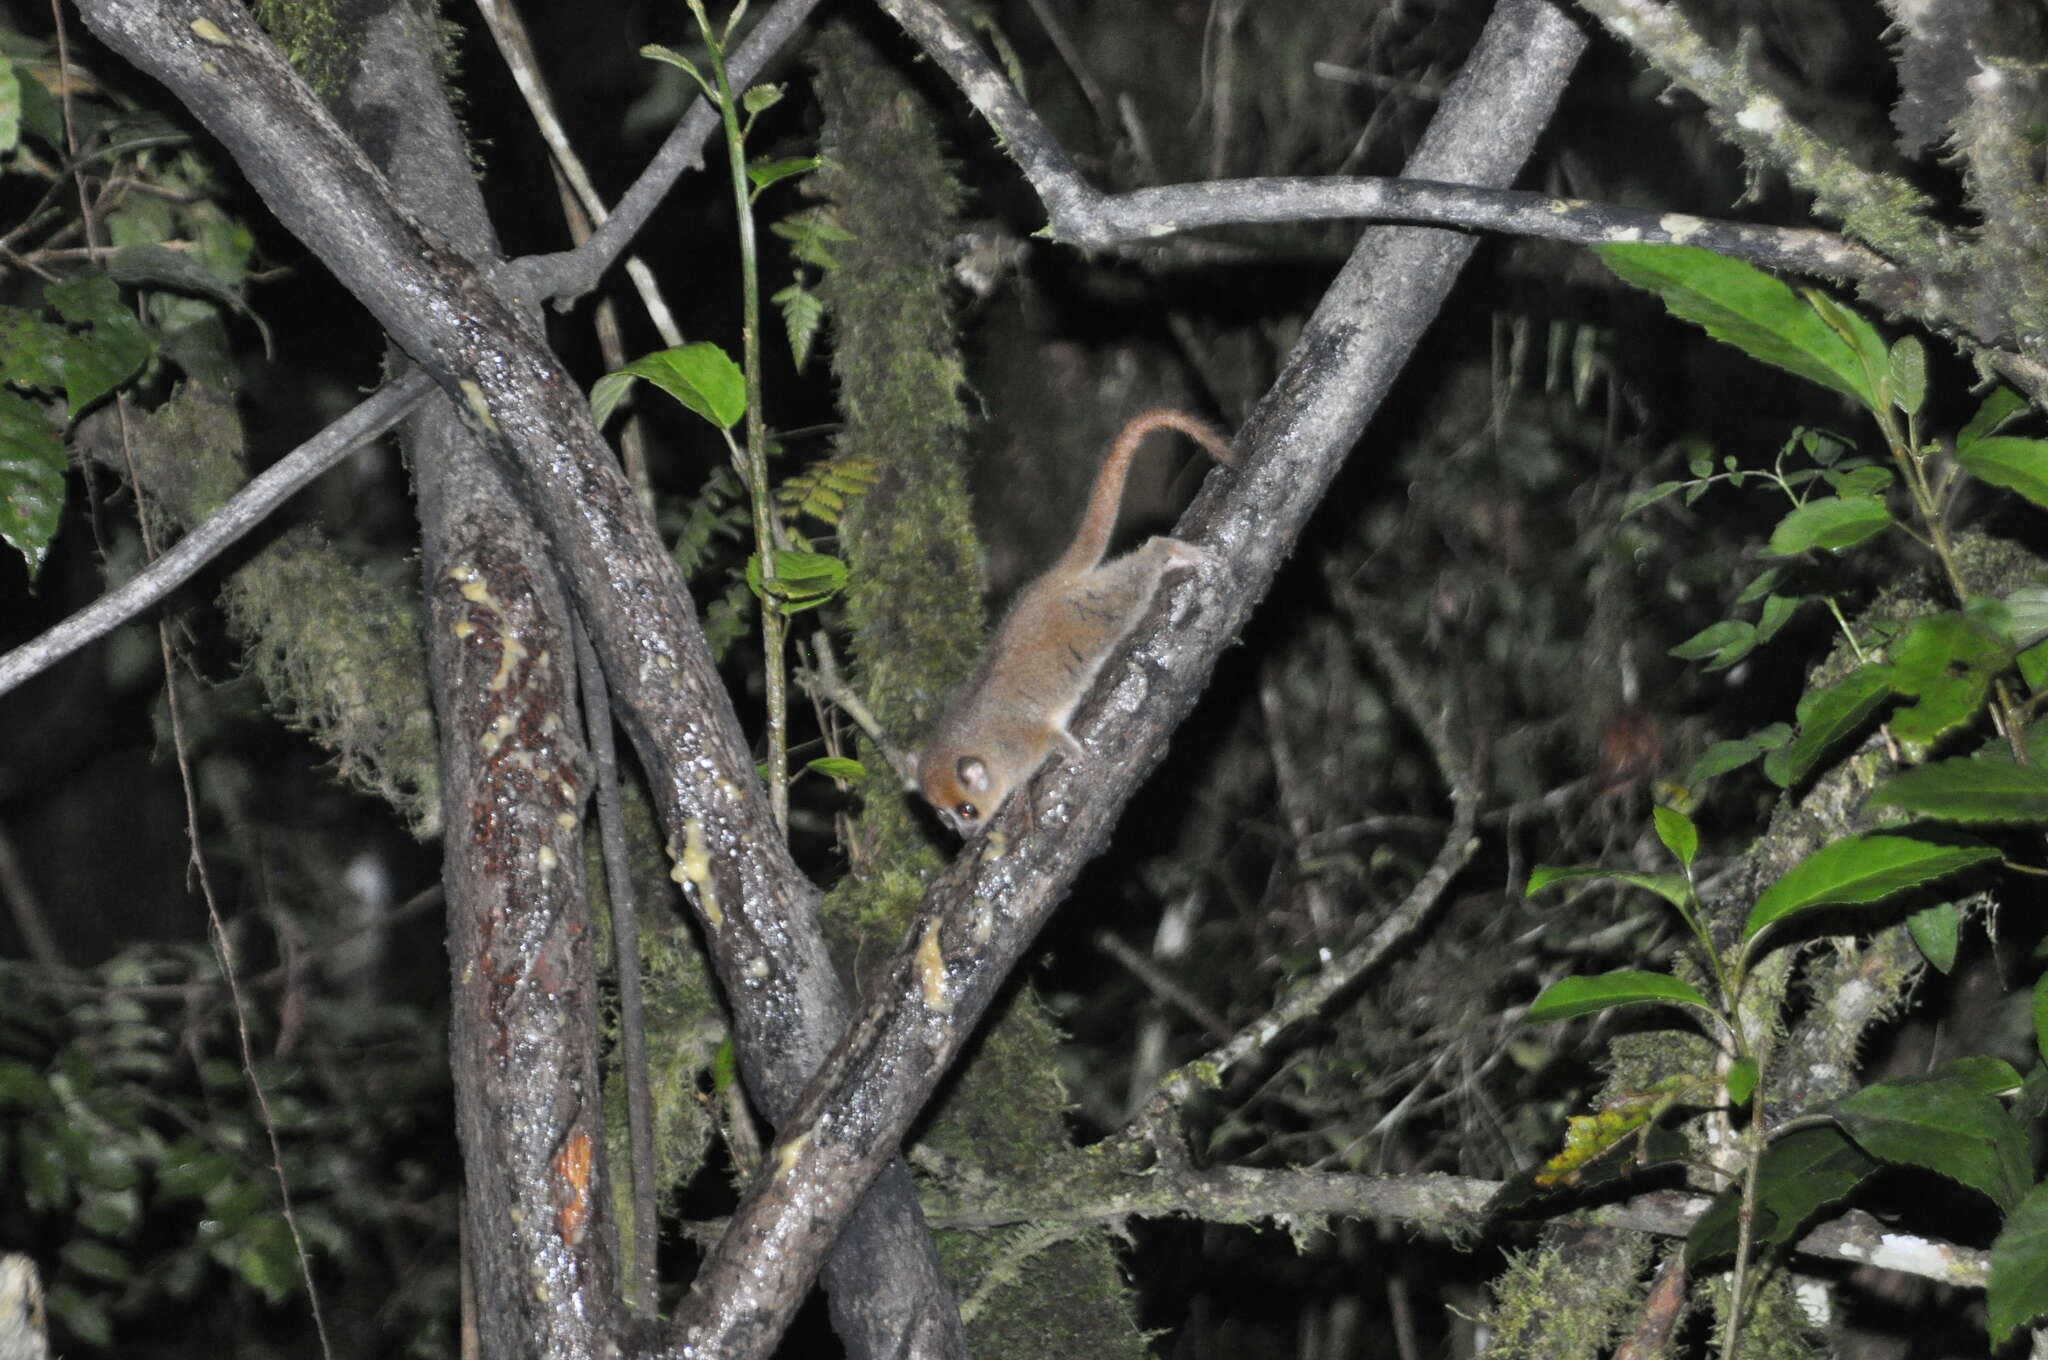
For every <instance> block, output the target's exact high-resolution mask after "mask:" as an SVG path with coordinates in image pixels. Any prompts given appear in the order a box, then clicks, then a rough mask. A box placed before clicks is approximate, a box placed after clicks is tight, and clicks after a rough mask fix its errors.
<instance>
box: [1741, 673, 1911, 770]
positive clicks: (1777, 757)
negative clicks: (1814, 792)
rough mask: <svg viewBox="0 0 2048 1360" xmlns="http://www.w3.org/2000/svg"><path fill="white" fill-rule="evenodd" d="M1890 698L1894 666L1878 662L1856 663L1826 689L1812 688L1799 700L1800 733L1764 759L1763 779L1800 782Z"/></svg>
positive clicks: (1860, 728)
mask: <svg viewBox="0 0 2048 1360" xmlns="http://www.w3.org/2000/svg"><path fill="white" fill-rule="evenodd" d="M1891 697H1892V685H1891V673H1890V669H1889V668H1888V667H1885V666H1878V665H1869V666H1861V667H1858V668H1857V669H1856V670H1853V671H1851V672H1849V674H1847V675H1845V676H1843V677H1842V678H1841V679H1840V680H1838V681H1836V682H1835V683H1834V684H1832V685H1829V686H1828V687H1827V688H1825V689H1813V690H1808V691H1807V692H1806V693H1805V694H1803V695H1801V696H1800V698H1799V708H1798V713H1797V717H1798V730H1797V735H1795V736H1794V737H1793V739H1792V741H1791V743H1790V744H1789V745H1785V746H1781V747H1779V748H1778V749H1777V750H1774V751H1772V752H1771V753H1770V754H1769V755H1768V756H1766V757H1765V758H1764V777H1765V778H1767V779H1769V780H1770V781H1771V782H1772V783H1773V784H1776V785H1777V786H1778V787H1779V788H1781V789H1789V788H1791V787H1792V786H1793V785H1794V784H1797V783H1799V782H1800V781H1802V780H1803V779H1805V778H1806V776H1807V775H1808V774H1809V773H1811V772H1812V770H1813V768H1814V767H1815V766H1816V765H1818V764H1819V763H1820V760H1821V757H1822V756H1825V755H1827V754H1828V753H1829V752H1830V751H1832V750H1833V749H1834V748H1835V747H1836V746H1837V745H1839V744H1840V743H1841V742H1843V741H1845V740H1847V739H1848V738H1849V737H1851V736H1853V735H1854V734H1855V733H1857V732H1858V731H1860V730H1862V728H1863V725H1864V723H1866V722H1868V721H1869V720H1870V717H1871V715H1872V714H1874V713H1876V712H1877V710H1878V709H1879V708H1880V707H1881V706H1882V705H1883V704H1884V703H1885V702H1886V701H1887V700H1888V699H1890V698H1891Z"/></svg>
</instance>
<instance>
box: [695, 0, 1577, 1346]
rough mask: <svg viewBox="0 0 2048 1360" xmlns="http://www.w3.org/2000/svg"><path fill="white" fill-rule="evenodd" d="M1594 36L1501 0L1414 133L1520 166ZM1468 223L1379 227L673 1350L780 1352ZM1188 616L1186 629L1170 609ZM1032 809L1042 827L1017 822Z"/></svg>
mask: <svg viewBox="0 0 2048 1360" xmlns="http://www.w3.org/2000/svg"><path fill="white" fill-rule="evenodd" d="M1583 45H1584V38H1583V36H1582V35H1581V34H1580V33H1579V32H1578V30H1577V29H1575V28H1574V27H1573V26H1572V25H1571V24H1570V23H1569V22H1568V21H1566V20H1565V19H1564V17H1563V16H1562V15H1560V14H1559V13H1558V12H1557V11H1556V10H1555V9H1554V8H1552V7H1551V6H1549V5H1547V4H1544V3H1542V0H1504V3H1503V4H1502V5H1501V6H1500V8H1499V9H1498V10H1497V11H1496V13H1495V15H1494V17H1493V19H1492V21H1491V22H1490V23H1489V24H1488V26H1487V30H1486V33H1485V35H1484V36H1483V37H1482V39H1481V41H1480V46H1479V48H1478V50H1477V51H1475V52H1474V54H1473V57H1472V59H1471V61H1470V62H1469V63H1468V64H1467V67H1466V70H1465V73H1464V75H1463V76H1462V77H1461V78H1460V80H1459V83H1458V84H1457V86H1456V87H1454V88H1453V90H1452V91H1451V92H1450V94H1449V95H1448V96H1447V97H1446V99H1445V101H1444V104H1443V108H1442V110H1441V112H1440V113H1439V114H1438V116H1437V119H1436V121H1435V122H1434V123H1433V124H1432V126H1431V128H1430V131H1429V134H1428V135H1427V137H1426V138H1425V139H1424V143H1423V146H1422V149H1421V150H1420V151H1419V152H1418V153H1417V156H1416V159H1415V163H1414V164H1413V166H1412V167H1411V169H1412V171H1413V172H1414V173H1416V174H1418V175H1423V176H1426V177H1429V178H1435V179H1445V180H1457V181H1461V182H1466V183H1477V184H1500V183H1504V182H1506V181H1507V180H1509V179H1511V178H1512V177H1513V176H1514V174H1515V173H1516V171H1517V170H1518V169H1519V168H1520V167H1521V165H1522V162H1523V160H1524V159H1525V158H1526V157H1527V155H1528V153H1529V149H1530V147H1531V146H1532V145H1533V143H1534V140H1535V136H1536V134H1537V132H1538V131H1539V130H1541V128H1542V127H1543V126H1544V124H1545V123H1546V122H1547V121H1548V119H1549V117H1550V114H1551V111H1552V109H1553V108H1554V107H1555V104H1556V100H1557V98H1558V96H1559V94H1560V93H1561V92H1562V90H1563V88H1564V84H1565V80H1566V77H1567V75H1568V73H1569V72H1570V70H1571V67H1572V64H1573V62H1574V61H1575V60H1576V59H1577V56H1578V54H1579V51H1580V49H1581V48H1582V47H1583ZM1472 245H1473V243H1472V241H1471V240H1470V239H1469V238H1465V237H1460V236H1457V235H1455V234H1453V233H1448V232H1443V231H1435V230H1425V229H1417V228H1395V229H1385V230H1378V231H1374V232H1371V233H1368V234H1367V236H1366V238H1365V240H1364V241H1363V242H1361V244H1360V245H1359V247H1358V250H1357V252H1356V253H1355V254H1354V256H1353V258H1352V260H1351V262H1350V263H1349V264H1348V265H1346V267H1345V268H1344V270H1343V271H1342V272H1341V273H1340V275H1339V276H1338V278H1337V281H1336V282H1335V283H1334V284H1333V285H1332V287H1331V289H1330V291H1329V292H1328V294H1327V295H1326V296H1325V298H1324V300H1323V303H1322V305H1321V306H1320V307H1319V308H1318V309H1317V312H1316V315H1315V316H1314V318H1313V319H1312V320H1311V321H1310V323H1309V326H1308V328H1307V330H1306V331H1305V333H1304V335H1303V337H1302V340H1301V342H1300V343H1299V345H1297V347H1296V349H1295V351H1294V353H1293V355H1292V356H1291V358H1290V359H1289V362H1288V364H1287V367H1286V369H1285V371H1284V373H1283V374H1282V376H1281V378H1280V380H1279V382H1278V383H1277V384H1276V385H1275V386H1274V387H1273V389H1272V390H1271V391H1270V392H1269V393H1268V394H1267V396H1266V398H1265V400H1264V401H1263V402H1262V403H1261V405H1260V407H1259V410H1258V411H1257V413H1255V414H1254V416H1253V418H1252V421H1251V423H1250V424H1249V425H1248V426H1247V428H1246V430H1245V431H1244V433H1243V434H1242V435H1241V436H1240V440H1239V447H1240V451H1241V452H1243V453H1245V454H1246V455H1248V457H1249V460H1250V461H1249V462H1248V464H1247V466H1246V467H1245V468H1244V470H1243V471H1242V472H1239V473H1236V474H1232V475H1229V476H1228V477H1227V480H1226V479H1225V478H1224V477H1223V476H1222V475H1221V474H1218V475H1212V476H1211V478H1210V483H1209V485H1208V486H1207V488H1206V489H1205V490H1204V493H1203V495H1202V496H1201V497H1200V499H1199V500H1198V501H1197V502H1196V504H1195V507H1194V509H1193V510H1191V511H1190V512H1189V514H1188V516H1187V517H1186V518H1185V519H1184V520H1183V521H1182V526H1181V532H1182V534H1183V536H1185V537H1189V538H1192V539H1194V540H1195V541H1197V542H1200V543H1203V544H1205V545H1206V546H1208V547H1209V548H1211V549H1213V550H1215V551H1216V552H1217V554H1218V556H1219V558H1220V565H1218V566H1216V567H1214V568H1207V569H1204V571H1203V572H1202V574H1201V579H1200V580H1199V581H1198V582H1196V583H1193V584H1190V585H1183V586H1181V587H1179V588H1178V589H1175V590H1172V591H1169V592H1167V594H1166V597H1165V598H1164V599H1162V601H1161V602H1160V604H1159V606H1157V607H1156V608H1155V610H1154V616H1153V621H1154V626H1153V627H1150V628H1146V627H1141V628H1140V630H1139V634H1140V635H1139V638H1138V639H1137V640H1136V642H1135V643H1134V644H1133V645H1132V646H1129V647H1127V648H1126V649H1125V650H1124V653H1123V655H1122V657H1121V658H1120V660H1118V661H1114V662H1112V663H1111V665H1110V667H1109V668H1108V670H1107V672H1106V673H1105V676H1104V681H1103V683H1102V684H1101V685H1099V686H1098V688H1097V692H1098V694H1101V695H1103V696H1104V697H1103V699H1102V701H1101V702H1099V703H1097V704H1094V705H1092V706H1090V707H1089V708H1087V709H1084V711H1083V712H1082V714H1081V715H1080V720H1079V722H1078V723H1077V726H1076V731H1077V733H1078V734H1079V735H1080V737H1081V738H1082V740H1083V742H1084V743H1085V744H1086V745H1087V747H1088V751H1089V756H1090V759H1089V760H1088V762H1087V763H1086V764H1085V765H1084V766H1083V767H1082V768H1081V769H1080V770H1079V771H1076V770H1075V768H1074V767H1073V766H1072V765H1070V764H1068V763H1065V762H1062V763H1061V764H1059V765H1058V766H1056V767H1055V769H1054V770H1053V771H1052V772H1051V773H1050V774H1049V775H1047V776H1044V777H1041V778H1040V779H1039V780H1038V781H1036V783H1035V784H1034V785H1033V786H1032V787H1031V788H1030V789H1028V790H1027V791H1026V792H1025V794H1024V796H1023V797H1020V798H1017V799H1013V800H1012V803H1011V805H1010V807H1009V809H1008V811H1007V812H1006V813H1005V814H1004V815H1002V816H1000V817H999V818H998V819H997V821H996V823H995V824H994V825H993V826H992V827H991V828H990V830H989V831H988V832H987V833H986V834H985V835H983V836H982V837H981V838H980V839H979V840H977V841H975V842H974V843H973V844H972V845H970V846H969V848H968V851H967V852H966V853H964V854H963V855H962V856H961V857H960V859H959V861H958V862H956V863H955V864H954V865H953V867H952V869H951V870H950V871H948V872H947V874H946V875H945V876H944V877H943V878H942V879H940V881H939V882H938V883H936V884H935V885H934V886H933V888H932V890H931V892H930V893H929V894H927V896H926V900H925V906H924V909H923V910H922V911H921V912H920V913H919V916H918V919H917V920H916V921H915V922H913V924H912V927H911V934H910V938H909V940H908V941H907V942H906V944H905V946H904V948H903V950H902V952H901V953H900V954H899V956H898V957H897V959H896V960H895V961H894V963H893V964H892V965H891V966H890V968H889V970H888V972H887V973H886V974H885V979H884V981H883V982H882V984H881V985H880V986H879V988H878V990H877V998H878V999H877V1001H876V1003H875V1005H874V1006H873V1007H871V1008H870V1010H869V1011H868V1012H867V1014H865V1015H864V1016H863V1017H862V1018H861V1020H860V1022H859V1024H858V1025H857V1026H856V1028H855V1029H854V1031H853V1032H852V1033H851V1034H850V1035H848V1037H847V1039H846V1041H845V1042H844V1043H843V1044H842V1045H841V1046H840V1047H839V1049H838V1050H837V1051H836V1052H835V1053H834V1054H833V1055H832V1060H831V1063H830V1064H829V1066H827V1067H826V1069H825V1070H824V1071H823V1072H821V1073H820V1074H819V1076H818V1079H817V1081H816V1082H814V1083H813V1085H812V1086H811V1088H810V1090H809V1091H808V1092H807V1093H806V1094H805V1097H804V1100H803V1103H802V1105H801V1107H800V1108H799V1110H798V1113H797V1115H796V1116H795V1117H794V1118H793V1119H792V1120H791V1121H790V1122H789V1123H788V1124H787V1125H785V1126H784V1128H783V1130H782V1131H781V1132H780V1133H779V1134H778V1136H777V1139H776V1143H775V1146H774V1149H773V1151H772V1152H771V1154H770V1157H769V1160H768V1166H767V1168H766V1170H765V1171H764V1173H763V1175H762V1177H761V1179H760V1180H759V1181H757V1182H756V1184H755V1185H754V1187H753V1188H752V1189H751V1190H750V1191H749V1193H748V1195H747V1197H746V1198H745V1199H744V1200H743V1201H742V1202H741V1204H740V1206H739V1209H738V1211H737V1212H736V1213H735V1214H734V1216H733V1221H732V1225H731V1227H730V1228H729V1229H728V1231H727V1233H726V1235H725V1237H724V1238H723V1239H722V1240H721V1241H720V1243H719V1245H718V1247H717V1248H716V1249H715V1250H714V1251H713V1253H712V1255H711V1257H710V1258H709V1260H707V1261H706V1263H705V1266H704V1269H703V1270H702V1271H701V1272H700V1273H699V1275H698V1280H697V1284H696V1286H695V1287H694V1289H693V1291H692V1294H691V1298H690V1300H689V1301H688V1302H687V1303H686V1304H685V1306H684V1308H683V1309H682V1311H681V1313H680V1314H679V1317H678V1326H677V1329H676V1332H675V1334H674V1336H673V1338H672V1340H673V1343H674V1351H673V1353H675V1354H680V1355H691V1356H711V1355H716V1356H720V1357H725V1358H727V1360H741V1358H742V1357H752V1356H759V1355H763V1354H766V1352H767V1351H768V1349H769V1348H770V1347H772V1345H773V1344H774V1340H775V1338H776V1337H777V1336H778V1335H780V1332H781V1329H782V1326H783V1325H784V1323H785V1322H786V1320H787V1318H788V1316H789V1315H790V1313H791V1311H793V1309H794V1308H795V1306H796V1303H797V1301H798V1300H799V1299H800V1298H801V1297H802V1286H803V1282H804V1280H805V1278H806V1274H807V1271H808V1270H809V1269H810V1268H811V1267H810V1264H809V1263H811V1262H814V1261H816V1260H817V1259H818V1258H819V1256H820V1255H821V1253H822V1252H823V1250H824V1247H825V1246H826V1245H827V1244H828V1243H830V1241H831V1240H832V1237H833V1235H834V1234H835V1233H836V1232H837V1231H838V1227H839V1224H840V1223H841V1222H842V1221H843V1219H844V1215H845V1212H846V1205H847V1204H848V1202H849V1196H851V1195H852V1194H855V1193H857V1190H858V1187H859V1186H861V1185H862V1184H864V1183H865V1180H866V1177H867V1176H868V1175H870V1174H872V1172H873V1170H874V1169H877V1168H879V1167H880V1166H881V1165H882V1164H883V1163H884V1162H885V1161H886V1160H887V1159H888V1158H889V1157H890V1156H891V1155H892V1154H893V1152H894V1150H895V1147H896V1145H897V1141H898V1140H899V1139H900V1138H901V1136H902V1134H903V1131H904V1129H905V1128H907V1127H908V1125H909V1123H910V1121H911V1120H912V1119H913V1118H914V1117H915V1115H916V1113H917V1111H918V1110H919V1108H920V1107H921V1106H922V1105H923V1103H924V1101H925V1099H926V1098H927V1096H929V1094H930V1093H931V1090H932V1088H933V1087H934V1085H935V1084H936V1083H937V1081H938V1079H939V1077H940V1075H941V1074H942V1073H943V1072H944V1071H945V1069H946V1067H947V1066H948V1065H949V1064H950V1063H951V1062H952V1060H953V1059H954V1058H955V1057H956V1056H957V1055H958V1053H959V1051H960V1048H961V1045H962V1044H963V1043H964V1042H965V1041H966V1039H967V1038H968V1036H969V1035H970V1034H971V1033H972V1031H973V1028H974V1024H975V1022H976V1020H977V1019H978V1018H979V1017H980V1016H981V1014H982V1013H983V1011H984V1010H985V1009H986V1008H987V1006H988V1004H989V1001H990V999H991V998H992V997H993V996H994V994H995V992H996V990H997V988H998V987H999V986H1000V985H1001V983H1002V981H1003V979H1004V978H1005V977H1006V976H1007V975H1008V973H1009V971H1010V969H1011V968H1012V967H1013V966H1014V965H1015V963H1016V961H1017V959H1018V958H1019V957H1020V956H1021V955H1022V953H1023V951H1024V950H1025V948H1026V947H1027V946H1028V945H1029V943H1030V941H1031V940H1032V938H1033V937H1034V936H1035V935H1036V934H1037V932H1038V929H1039V927H1040V926H1041V925H1043V923H1044V921H1045V919H1046V917H1047V916H1048V915H1049V914H1050V912H1051V910H1052V908H1053V906H1054V905H1055V904H1056V903H1057V902H1058V901H1059V900H1060V898H1061V896H1062V895H1063V894H1064V893H1065V891H1066V889H1067V887H1068V885H1069V884H1070V883H1071V882H1072V880H1073V877H1074V875H1075V874H1076V873H1077V872H1078V871H1079V869H1080V867H1081V865H1082V863H1083V862H1085V860H1086V859H1087V858H1088V857H1089V856H1090V855H1092V854H1093V853H1094V852H1095V850H1096V849H1098V848H1099V847H1100V846H1101V844H1102V842H1103V841H1104V840H1105V839H1106V838H1107V836H1108V834H1109V831H1110V828H1111V827H1112V825H1113V824H1114V823H1115V821H1116V818H1117V815H1118V813H1119V811H1120V810H1121V808H1122V806H1123V803H1124V801H1125V800H1126V799H1128V798H1129V797H1130V795H1131V794H1132V792H1133V791H1134V790H1135V789H1136V788H1137V785H1138V783H1139V781H1140V780H1141V779H1142V778H1143V776H1144V775H1145V773H1146V772H1147V771H1149V770H1150V768H1151V767H1152V766H1153V764H1155V763H1156V762H1157V760H1158V759H1159V756H1160V755H1161V753H1162V751H1163V749H1164V746H1165V742H1166V737H1167V734H1168V733H1169V732H1170V731H1171V730H1172V728H1173V727H1174V725H1175V724H1176V723H1178V722H1179V720H1180V719H1181V718H1182V717H1183V716H1184V715H1185V714H1186V712H1187V711H1188V709H1189V708H1190V707H1192V706H1193V703H1194V700H1195V696H1196V694H1197V692H1198V691H1199V690H1200V688H1201V684H1202V681H1203V680H1204V678H1206V676H1207V675H1208V673H1209V670H1210V668H1211V667H1212V666H1213V665H1214V664H1215V661H1216V658H1217V657H1218V656H1219V655H1220V654H1221V653H1222V651H1223V649H1224V648H1225V647H1226V646H1228V645H1229V643H1230V641H1231V639H1232V638H1233V637H1234V636H1235V635H1236V633H1237V631H1238V629H1239V628H1240V627H1241V626H1242V624H1243V623H1244V621H1245V619H1246V618H1247V616H1248V615H1249V614H1250V612H1251V609H1252V607H1253V605H1254V604H1255V603H1256V601H1257V600H1258V599H1259V597H1260V596H1261V595H1263V594H1264V592H1265V591H1266V589H1267V588H1268V587H1269V586H1270V584H1271V582H1272V580H1273V577H1274V575H1275V573H1276V572H1277V571H1278V569H1279V566H1280V563H1281V561H1282V559H1283V558H1284V557H1285V555H1286V553H1287V551H1288V549H1289V548H1290V547H1291V545H1292V544H1293V542H1294V540H1295V538H1296V536H1297V535H1298V534H1299V532H1300V530H1301V527H1302V525H1303V523H1304V522H1305V521H1306V520H1307V518H1308V516H1309V513H1310V511H1311V510H1312V509H1313V508H1314V507H1315V504H1316V502H1317V501H1318V500H1319V499H1320V497H1321V495H1322V492H1323V490H1324V488H1325V487H1326V486H1327V485H1328V484H1329V481H1330V479H1331V478H1332V477H1333V476H1334V475H1335V473H1336V470H1337V468H1338V466H1339V465H1340V463H1341V462H1342V461H1343V458H1344V456H1345V454H1346V453H1347V452H1348V451H1349V449H1350V448H1351V445H1352V444H1353V443H1354V442H1355V441H1356V440H1357V438H1358V436H1359V434H1360V432H1361V431H1362V430H1363V428H1364V426H1365V422H1366V419H1367V417H1368V416H1369V415H1370V413H1371V412H1372V410H1373V409H1374V407H1375V406H1376V405H1377V404H1378V402H1379V400H1380V398H1381V396H1382V395H1383V394H1384V393H1385V392H1386V391H1387V389H1388V387H1389V386H1390V385H1391V383H1392V381H1393V378H1394V376H1395V374H1396V373H1397V372H1398V371H1399V369H1400V367H1401V364H1402V362H1403V361H1404V360H1405V359H1406V358H1407V356H1408V353H1409V351H1410V350H1411V348H1412V347H1413V345H1414V344H1415V342H1416V340H1417V339H1418V338H1419V337H1420V335H1421V333H1422V331H1423V329H1424V328H1425V327H1426V326H1427V325H1428V323H1429V322H1430V320H1431V319H1432V318H1433V317H1434V316H1435V313H1436V309H1437V307H1438V306H1439V305H1440V303H1441V301H1442V299H1443V296H1444V294H1445V293H1446V292H1447V291H1448V290H1449V287H1450V284H1451V282H1452V280H1453V279H1454V277H1455V276H1456V274H1457V271H1458V268H1459V266H1460V265H1461V264H1462V263H1463V261H1464V259H1465V258H1466V256H1467V255H1468V254H1469V252H1470V251H1471V249H1472ZM1169 614H1170V615H1172V616H1173V622H1174V627H1173V629H1172V630H1171V632H1170V634H1169V633H1168V632H1166V631H1163V630H1161V629H1160V628H1159V627H1157V624H1158V623H1159V622H1161V621H1162V620H1163V618H1164V616H1166V615H1169ZM1027 819H1030V820H1031V822H1032V825H1033V826H1034V830H1033V832H1032V834H1030V835H1029V836H1028V837H1022V836H1020V832H1021V830H1022V828H1023V827H1024V826H1025V825H1026V822H1027Z"/></svg>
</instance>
